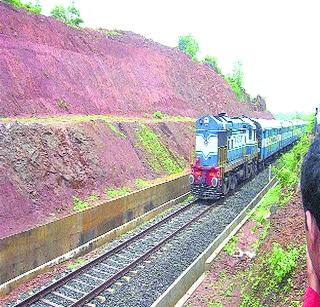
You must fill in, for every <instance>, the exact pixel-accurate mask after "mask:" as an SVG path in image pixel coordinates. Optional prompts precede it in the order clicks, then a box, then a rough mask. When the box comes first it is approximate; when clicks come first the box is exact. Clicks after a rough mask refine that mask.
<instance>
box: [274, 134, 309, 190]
mask: <svg viewBox="0 0 320 307" xmlns="http://www.w3.org/2000/svg"><path fill="white" fill-rule="evenodd" d="M309 146H310V140H309V138H308V136H307V135H304V136H302V137H301V139H300V141H299V142H298V143H297V144H296V145H295V146H294V147H293V149H292V150H290V151H289V152H287V153H286V154H284V155H283V156H281V158H280V159H279V162H278V166H277V167H276V168H274V173H275V175H276V177H277V178H278V180H279V181H280V184H281V187H283V188H286V189H292V188H293V187H294V186H295V185H296V184H297V183H298V181H299V173H300V168H301V163H302V160H303V157H304V156H305V154H306V152H307V151H308V148H309Z"/></svg>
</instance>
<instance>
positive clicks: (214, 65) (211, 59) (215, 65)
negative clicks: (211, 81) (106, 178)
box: [203, 55, 222, 75]
mask: <svg viewBox="0 0 320 307" xmlns="http://www.w3.org/2000/svg"><path fill="white" fill-rule="evenodd" d="M203 64H206V65H208V66H210V67H211V68H212V69H213V70H214V71H215V72H216V73H217V74H219V75H221V74H222V72H221V69H220V67H219V66H218V60H217V58H215V57H212V56H209V55H207V56H206V57H205V58H204V60H203Z"/></svg>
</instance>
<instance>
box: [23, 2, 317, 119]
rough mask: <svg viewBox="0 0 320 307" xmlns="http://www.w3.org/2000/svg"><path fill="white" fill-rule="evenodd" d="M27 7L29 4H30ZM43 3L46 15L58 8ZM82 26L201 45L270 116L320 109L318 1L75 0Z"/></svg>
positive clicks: (203, 50)
mask: <svg viewBox="0 0 320 307" xmlns="http://www.w3.org/2000/svg"><path fill="white" fill-rule="evenodd" d="M27 2H28V1H27ZM70 2H71V1H70V0H51V1H50V0H40V4H41V5H42V7H43V13H44V14H46V15H48V14H49V13H50V10H51V9H52V7H53V6H54V5H56V4H61V5H64V6H67V5H69V4H70ZM75 5H76V7H77V8H79V10H80V12H81V17H82V19H83V20H84V21H85V24H84V25H85V26H88V27H92V28H99V27H101V28H106V29H110V30H111V29H119V30H130V31H133V32H136V33H139V34H141V35H143V36H146V37H148V38H151V39H153V40H155V41H157V42H159V43H162V44H164V45H167V46H171V47H175V46H176V45H177V41H178V37H179V36H180V35H186V34H192V35H193V36H194V37H195V39H196V40H197V42H198V44H199V47H200V53H199V56H198V58H200V59H202V58H203V57H204V56H205V55H211V56H214V57H216V58H217V59H218V63H219V65H220V67H221V69H222V72H223V73H224V74H228V73H230V72H231V71H232V68H233V64H234V63H235V62H236V61H238V60H240V61H241V62H242V64H243V72H244V87H245V88H246V90H247V92H248V93H249V94H250V95H252V96H255V95H257V94H260V95H262V96H263V97H265V98H266V100H267V109H268V110H270V111H271V112H273V113H280V112H281V113H288V112H304V113H310V112H313V110H314V109H315V107H316V106H318V105H320V88H319V85H320V80H319V72H320V43H319V42H320V36H319V30H320V18H319V12H320V1H319V0H303V1H298V0H291V1H289V0H268V1H264V0H263V1H262V0H211V1H210V0H198V1H189V0H184V1H183V0H161V1H154V0H153V1H150V0H135V1H133V0H113V1H109V0H75Z"/></svg>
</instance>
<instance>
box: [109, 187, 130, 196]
mask: <svg viewBox="0 0 320 307" xmlns="http://www.w3.org/2000/svg"><path fill="white" fill-rule="evenodd" d="M130 192H131V189H129V188H119V189H113V190H108V191H106V195H107V197H108V198H116V197H121V196H125V195H127V194H129V193H130Z"/></svg>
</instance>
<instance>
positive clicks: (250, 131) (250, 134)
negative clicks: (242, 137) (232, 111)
mask: <svg viewBox="0 0 320 307" xmlns="http://www.w3.org/2000/svg"><path fill="white" fill-rule="evenodd" d="M251 139H252V129H249V140H251Z"/></svg>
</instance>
